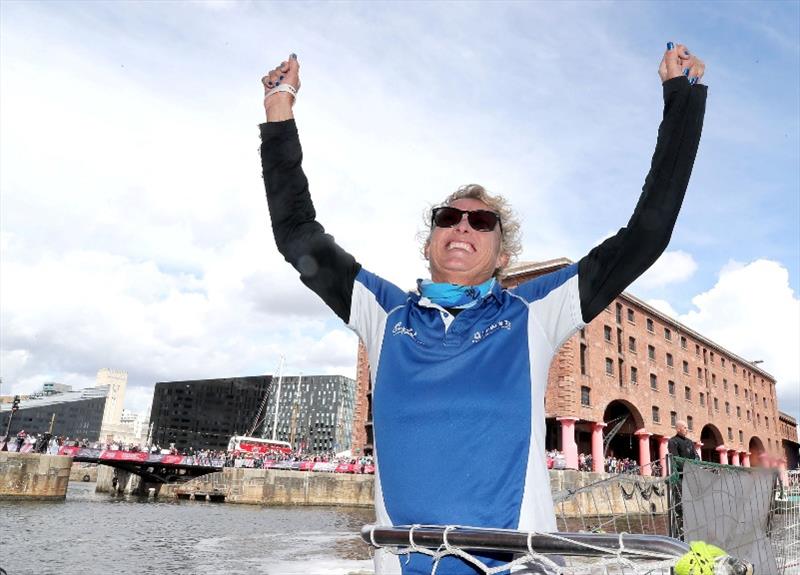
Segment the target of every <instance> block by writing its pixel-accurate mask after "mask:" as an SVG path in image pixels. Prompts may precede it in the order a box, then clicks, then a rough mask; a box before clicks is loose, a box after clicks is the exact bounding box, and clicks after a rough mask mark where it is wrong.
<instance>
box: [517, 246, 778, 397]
mask: <svg viewBox="0 0 800 575" xmlns="http://www.w3.org/2000/svg"><path fill="white" fill-rule="evenodd" d="M573 263H574V262H573V261H572V260H570V259H569V258H563V257H562V258H554V259H551V260H544V261H540V262H519V263H516V264H514V265H513V266H509V267H508V268H506V269H505V270H503V272H502V274H501V277H502V279H506V278H513V277H515V276H519V275H524V274H527V273H531V272H543V271H550V270H552V271H555V270H558V269H561V268H563V267H565V266H568V265H571V264H573ZM619 297H622V298H623V299H627V300H628V301H630V302H631V303H633V304H635V305H637V306H639V307H641V308H644V310H645V311H647V313H649V314H651V315H653V316H655V317H657V318H658V319H660V320H661V321H663V322H664V323H668V324H670V325H672V326H673V327H676V328H678V330H679V331H680V332H683V333H685V334H687V335H691V336H692V337H693V338H695V339H696V340H698V341H699V342H702V343H703V344H704V345H706V346H707V347H713V348H715V349H716V350H718V351H723V352H725V354H727V355H728V356H729V357H730V358H731V359H733V360H736V361H737V362H738V363H739V364H740V365H742V366H746V367H747V369H749V370H750V371H753V372H756V373H758V374H760V375H762V376H764V377H766V378H768V379H769V380H770V381H772V382H773V383H776V379H775V377H774V376H773V375H772V374H770V373H769V372H768V371H766V370H764V369H762V368H760V367H758V366H757V365H753V363H752V362H751V361H748V360H746V359H744V358H743V357H741V356H739V355H736V354H735V353H733V352H732V351H730V350H729V349H727V348H725V347H723V346H721V345H720V344H718V343H716V342H714V341H713V340H711V339H709V338H707V337H705V336H703V335H701V334H699V333H698V332H696V331H694V330H693V329H692V328H690V327H688V326H686V325H684V324H682V323H681V322H679V321H678V320H676V319H675V318H673V317H670V316H669V315H667V314H665V313H664V312H662V311H660V310H658V309H656V308H654V307H653V306H651V305H650V304H648V303H647V302H645V301H643V300H641V299H639V298H638V297H636V296H635V295H633V294H632V293H630V292H628V291H624V292H622V293H621V294H620V296H619Z"/></svg>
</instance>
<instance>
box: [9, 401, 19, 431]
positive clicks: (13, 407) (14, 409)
mask: <svg viewBox="0 0 800 575" xmlns="http://www.w3.org/2000/svg"><path fill="white" fill-rule="evenodd" d="M17 410H19V396H18V395H15V396H14V403H12V404H11V413H9V414H8V425H6V439H8V433H9V432H10V431H11V421H12V420H13V419H14V414H15V413H16V412H17Z"/></svg>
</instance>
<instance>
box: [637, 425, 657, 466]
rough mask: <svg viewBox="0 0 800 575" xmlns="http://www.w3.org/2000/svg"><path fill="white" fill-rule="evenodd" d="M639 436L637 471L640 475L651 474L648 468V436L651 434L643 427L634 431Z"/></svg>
mask: <svg viewBox="0 0 800 575" xmlns="http://www.w3.org/2000/svg"><path fill="white" fill-rule="evenodd" d="M634 435H635V436H636V437H638V438H639V472H640V473H641V474H642V475H651V474H652V470H651V469H650V436H651V435H653V434H652V433H650V432H649V431H646V430H645V429H644V427H643V428H642V429H638V430H636V432H635V433H634Z"/></svg>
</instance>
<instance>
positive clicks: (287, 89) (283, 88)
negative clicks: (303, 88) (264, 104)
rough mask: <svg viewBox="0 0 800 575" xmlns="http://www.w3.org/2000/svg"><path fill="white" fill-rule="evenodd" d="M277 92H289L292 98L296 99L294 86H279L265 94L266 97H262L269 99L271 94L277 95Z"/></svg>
mask: <svg viewBox="0 0 800 575" xmlns="http://www.w3.org/2000/svg"><path fill="white" fill-rule="evenodd" d="M278 92H289V93H290V94H291V95H292V96H294V97H295V99H297V90H295V89H294V86H292V85H291V84H280V85H278V86H275V87H274V88H273V89H272V90H270V91H269V92H267V95H266V96H264V97H265V98H269V97H270V96H272V95H273V94H277V93H278Z"/></svg>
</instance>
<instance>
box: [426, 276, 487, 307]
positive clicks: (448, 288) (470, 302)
mask: <svg viewBox="0 0 800 575" xmlns="http://www.w3.org/2000/svg"><path fill="white" fill-rule="evenodd" d="M493 285H494V278H490V279H488V280H486V281H485V282H483V283H482V284H480V285H476V286H460V285H456V284H451V283H434V282H433V281H431V280H417V287H418V288H419V293H420V295H422V297H426V298H428V299H429V300H431V301H432V302H433V303H435V304H437V305H440V306H442V307H445V308H458V309H466V308H469V307H472V306H474V305H475V304H476V303H478V302H479V301H480V300H481V299H483V298H484V297H486V294H488V293H489V292H490V291H492V286H493Z"/></svg>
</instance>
